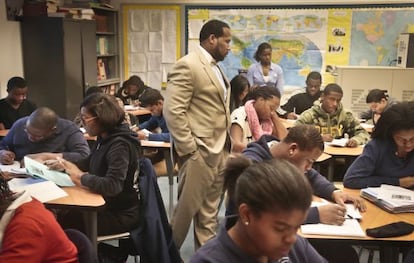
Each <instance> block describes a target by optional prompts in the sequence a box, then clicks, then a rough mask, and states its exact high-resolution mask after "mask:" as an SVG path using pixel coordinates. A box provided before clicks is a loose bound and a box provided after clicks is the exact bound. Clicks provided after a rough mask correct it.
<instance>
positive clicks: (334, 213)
mask: <svg viewBox="0 0 414 263" xmlns="http://www.w3.org/2000/svg"><path fill="white" fill-rule="evenodd" d="M318 211H319V221H320V222H321V223H323V224H329V225H342V224H343V223H344V221H345V216H346V208H345V206H341V205H338V204H327V205H321V206H318Z"/></svg>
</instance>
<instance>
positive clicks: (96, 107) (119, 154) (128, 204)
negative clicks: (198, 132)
mask: <svg viewBox="0 0 414 263" xmlns="http://www.w3.org/2000/svg"><path fill="white" fill-rule="evenodd" d="M81 114H82V121H83V125H84V127H85V129H86V132H87V133H88V134H89V135H91V136H97V145H96V147H95V148H94V149H92V153H91V155H90V156H89V157H88V158H87V159H85V160H81V161H79V162H77V163H76V164H74V163H72V162H69V161H67V160H64V159H60V160H58V162H55V163H54V164H51V167H50V168H51V169H58V170H62V169H63V170H65V172H66V173H67V174H68V175H69V176H70V178H71V179H72V181H73V182H74V183H75V184H76V185H78V186H81V187H86V188H88V189H90V190H91V191H93V192H96V193H99V194H101V195H102V196H103V197H104V199H105V208H104V209H102V210H99V211H98V234H99V235H110V234H116V233H123V232H128V231H131V230H133V229H135V228H136V227H137V226H138V224H139V219H140V215H139V204H140V202H139V198H138V193H137V192H136V189H135V188H134V185H133V184H134V182H133V181H134V174H135V172H136V170H137V168H138V152H137V150H138V147H139V142H138V139H137V137H136V134H135V133H134V132H132V131H131V130H130V129H129V127H128V126H127V125H126V124H123V123H122V122H123V120H124V114H125V113H124V110H123V109H121V107H119V105H118V103H117V102H116V100H115V98H114V97H112V96H110V95H107V94H103V93H95V94H92V95H90V96H88V97H86V98H85V99H84V101H83V102H82V103H81ZM59 222H60V223H61V224H62V226H64V227H65V228H75V229H79V230H83V229H84V227H83V220H82V216H81V215H80V214H79V211H71V212H69V213H68V214H62V215H59ZM124 256H125V257H127V253H125V255H124Z"/></svg>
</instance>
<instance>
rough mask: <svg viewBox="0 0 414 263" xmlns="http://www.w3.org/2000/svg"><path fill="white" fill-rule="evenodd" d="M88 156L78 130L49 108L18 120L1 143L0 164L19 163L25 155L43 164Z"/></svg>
mask: <svg viewBox="0 0 414 263" xmlns="http://www.w3.org/2000/svg"><path fill="white" fill-rule="evenodd" d="M89 153H90V150H89V146H88V143H87V142H86V140H85V137H84V136H83V134H82V132H81V131H80V130H79V128H78V127H77V126H76V125H75V124H74V123H73V122H72V121H69V120H66V119H62V118H59V117H58V116H57V115H56V113H55V112H54V111H53V110H51V109H49V108H46V107H41V108H38V109H37V110H35V111H34V112H33V113H32V114H30V116H27V117H23V118H21V119H19V120H18V121H16V122H15V123H14V124H13V126H12V127H11V129H10V131H9V132H8V134H7V135H6V137H4V138H3V139H2V140H1V142H0V163H1V164H11V163H13V161H14V160H17V161H20V160H22V159H23V157H24V156H26V155H30V157H31V158H33V159H38V160H40V161H45V160H47V159H55V158H56V157H62V158H65V159H67V160H71V161H74V162H75V161H78V160H80V159H84V158H86V157H87V156H88V155H89Z"/></svg>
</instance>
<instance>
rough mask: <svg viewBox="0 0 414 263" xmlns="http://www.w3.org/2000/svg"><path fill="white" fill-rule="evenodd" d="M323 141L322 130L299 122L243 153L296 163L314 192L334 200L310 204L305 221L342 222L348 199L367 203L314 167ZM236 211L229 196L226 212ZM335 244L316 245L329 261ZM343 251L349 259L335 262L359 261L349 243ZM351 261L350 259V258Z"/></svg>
mask: <svg viewBox="0 0 414 263" xmlns="http://www.w3.org/2000/svg"><path fill="white" fill-rule="evenodd" d="M323 148H324V143H323V140H322V137H321V135H320V134H319V131H318V130H317V129H316V128H315V127H313V126H311V125H298V126H295V127H292V128H291V129H289V131H288V134H287V136H286V137H285V138H284V139H283V140H281V141H279V140H277V139H276V138H274V137H273V136H270V135H265V136H262V137H261V138H260V139H259V140H258V141H256V142H252V143H249V144H248V145H247V148H246V149H245V150H244V151H243V155H245V156H246V157H247V158H249V159H251V160H253V161H254V162H263V161H266V160H271V159H285V160H288V161H289V162H291V163H292V164H294V165H295V166H296V167H297V168H298V169H300V170H301V171H303V172H304V176H305V177H306V178H307V179H308V181H309V182H310V184H311V186H312V189H313V192H314V195H316V196H319V197H322V198H324V199H326V200H328V201H331V202H332V203H327V204H326V205H322V206H319V207H311V208H310V209H309V211H308V214H307V217H306V219H305V220H304V223H305V224H315V223H324V224H332V225H341V224H343V222H344V221H345V216H346V208H345V205H344V203H345V202H353V203H354V204H355V206H356V207H357V208H359V209H360V210H361V211H365V209H366V206H365V202H364V201H363V200H362V199H361V198H354V197H352V196H350V195H348V194H346V193H344V192H342V191H340V190H339V189H337V188H336V187H335V186H334V185H333V184H332V183H331V182H329V181H328V180H327V179H326V178H325V177H324V176H322V175H321V174H320V173H319V172H317V171H316V170H314V169H312V164H313V162H314V161H315V160H316V159H318V157H319V156H320V155H321V154H322V152H323ZM236 213H237V209H236V206H235V202H234V200H232V198H231V197H230V198H229V201H228V205H227V207H226V215H234V214H236ZM336 248H337V247H336V246H335V245H334V244H332V246H331V245H329V246H325V245H321V246H319V247H318V248H317V250H318V252H320V253H322V252H323V254H322V255H323V256H324V257H326V258H327V259H328V260H330V259H336V257H337V254H335V253H337V252H335V253H333V251H336ZM341 253H344V254H348V255H349V256H348V257H346V258H345V257H344V259H346V261H340V260H338V259H336V261H332V262H356V261H357V259H356V258H357V256H356V252H355V251H354V249H353V248H352V247H350V246H341ZM347 260H349V261H347Z"/></svg>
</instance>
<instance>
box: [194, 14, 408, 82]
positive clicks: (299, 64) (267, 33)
mask: <svg viewBox="0 0 414 263" xmlns="http://www.w3.org/2000/svg"><path fill="white" fill-rule="evenodd" d="M186 19H187V25H188V32H187V49H188V50H189V51H191V50H192V49H193V48H194V47H195V46H196V45H198V34H199V30H200V28H201V26H202V24H203V23H204V22H205V21H207V20H209V19H219V20H223V21H225V22H227V23H228V24H229V25H230V27H231V29H232V34H233V39H232V50H231V53H230V54H229V55H228V56H227V57H226V59H225V60H224V61H223V62H221V64H222V68H223V69H224V71H225V73H226V75H227V77H228V78H230V79H231V78H232V77H234V76H235V75H236V74H238V71H239V70H240V69H247V68H248V67H249V66H250V65H251V64H252V63H254V62H255V60H254V58H253V57H254V53H255V51H256V48H257V46H258V45H259V44H260V43H262V42H265V41H266V42H269V43H270V44H271V45H272V47H273V53H272V60H273V62H274V63H277V64H279V65H280V66H281V67H282V68H283V70H284V75H285V83H286V88H287V89H289V88H293V89H296V88H298V87H303V86H304V85H305V78H306V76H307V74H308V73H309V72H310V71H313V70H316V71H320V72H322V73H324V76H323V77H324V83H325V84H326V83H328V82H333V81H334V77H333V75H334V74H331V73H335V72H334V71H335V67H336V66H338V65H360V66H376V65H382V66H389V65H395V59H396V50H397V45H398V44H397V39H398V37H399V34H400V33H403V32H414V8H388V7H387V8H365V9H351V8H343V9H336V8H318V9H305V8H302V9H283V8H279V9H278V8H276V7H275V8H266V9H265V8H263V9H260V8H255V9H246V8H245V7H244V8H243V9H242V8H219V7H218V8H211V9H205V8H200V7H198V8H196V7H194V8H192V7H188V8H187V16H186Z"/></svg>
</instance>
